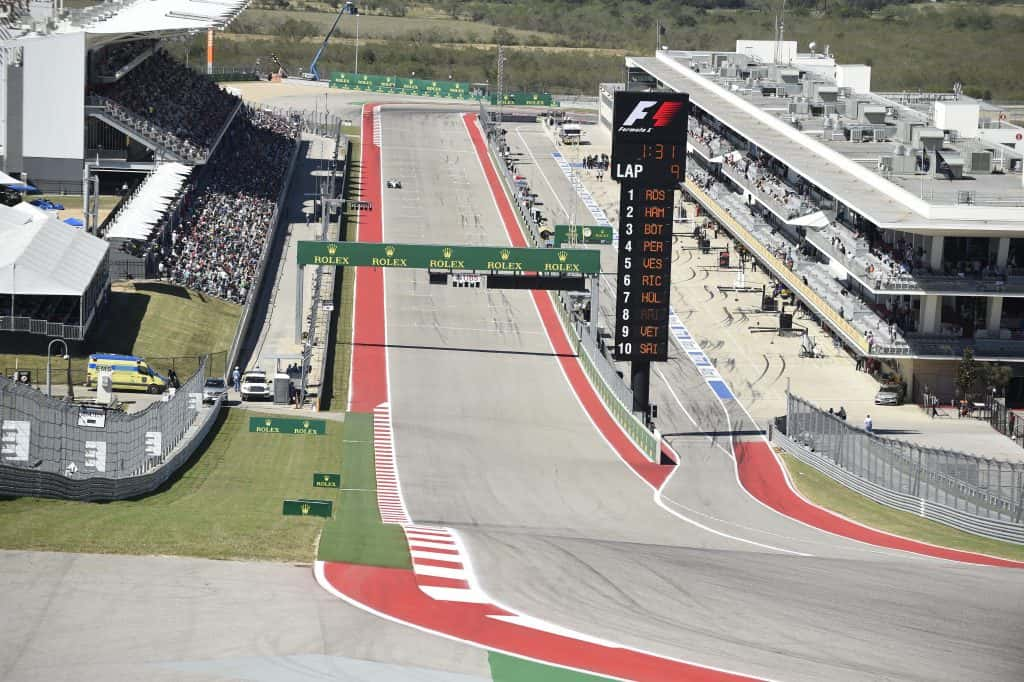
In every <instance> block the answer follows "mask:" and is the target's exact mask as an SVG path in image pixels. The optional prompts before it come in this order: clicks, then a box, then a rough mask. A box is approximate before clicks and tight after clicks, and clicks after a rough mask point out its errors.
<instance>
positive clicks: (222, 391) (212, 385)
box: [203, 377, 228, 403]
mask: <svg viewBox="0 0 1024 682" xmlns="http://www.w3.org/2000/svg"><path fill="white" fill-rule="evenodd" d="M227 395H228V384H227V382H226V381H224V379H221V378H220V377H210V378H209V379H207V380H206V383H205V384H203V402H204V403H215V402H217V400H218V399H220V398H226V397H227Z"/></svg>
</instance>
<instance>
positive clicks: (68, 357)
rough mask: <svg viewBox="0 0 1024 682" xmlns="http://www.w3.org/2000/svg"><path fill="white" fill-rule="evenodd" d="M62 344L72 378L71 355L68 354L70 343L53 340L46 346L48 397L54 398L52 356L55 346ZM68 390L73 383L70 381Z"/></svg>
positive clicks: (62, 340)
mask: <svg viewBox="0 0 1024 682" xmlns="http://www.w3.org/2000/svg"><path fill="white" fill-rule="evenodd" d="M58 342H59V343H61V344H63V345H64V359H65V360H67V361H68V377H70V376H71V354H70V353H69V352H68V342H67V341H65V340H64V339H51V340H50V343H49V344H48V345H47V346H46V395H47V396H52V395H53V392H52V390H51V383H50V354H51V353H52V351H53V344H55V343H58ZM68 388H69V389H70V388H71V381H70V379H69V381H68Z"/></svg>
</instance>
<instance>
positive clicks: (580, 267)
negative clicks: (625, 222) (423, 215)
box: [299, 242, 601, 275]
mask: <svg viewBox="0 0 1024 682" xmlns="http://www.w3.org/2000/svg"><path fill="white" fill-rule="evenodd" d="M299 264H300V265H336V266H337V265H340V266H346V265H348V266H354V265H368V266H371V267H379V268H424V269H428V270H474V271H478V272H537V273H541V274H578V275H596V274H598V273H599V272H600V271H601V254H600V252H598V251H595V250H593V249H534V248H512V247H502V246H444V245H433V244H371V243H366V242H299Z"/></svg>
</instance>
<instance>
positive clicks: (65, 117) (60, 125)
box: [22, 32, 86, 181]
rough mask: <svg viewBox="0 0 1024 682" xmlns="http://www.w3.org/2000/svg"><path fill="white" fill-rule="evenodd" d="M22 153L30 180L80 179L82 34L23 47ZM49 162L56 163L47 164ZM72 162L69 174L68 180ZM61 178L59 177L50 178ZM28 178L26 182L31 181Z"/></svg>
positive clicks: (45, 39) (29, 42)
mask: <svg viewBox="0 0 1024 682" xmlns="http://www.w3.org/2000/svg"><path fill="white" fill-rule="evenodd" d="M24 46H25V66H24V89H23V92H24V99H23V107H22V112H23V116H24V119H23V126H22V130H23V133H22V150H23V151H22V153H23V154H24V156H25V160H26V166H29V165H30V163H29V159H34V160H35V161H33V162H32V164H31V165H32V166H34V167H35V169H38V170H33V169H30V168H26V170H29V172H30V173H32V175H33V176H38V177H39V178H45V179H59V180H64V179H72V178H80V177H81V174H82V163H83V157H84V147H85V126H84V123H83V121H84V120H85V119H84V116H85V83H86V80H85V78H86V73H85V61H86V60H85V56H86V50H85V34H84V33H81V32H80V33H70V34H64V35H51V36H44V37H40V38H33V39H28V40H25V41H24ZM49 159H52V160H54V161H55V163H49V162H46V161H45V160H49ZM70 161H74V162H75V163H74V165H75V166H76V168H75V170H74V172H73V173H70V175H68V173H69V170H68V169H70V168H71V166H72V164H70V163H67V162H70ZM49 173H61V175H60V176H54V175H48V174H49ZM31 179H32V178H30V181H31Z"/></svg>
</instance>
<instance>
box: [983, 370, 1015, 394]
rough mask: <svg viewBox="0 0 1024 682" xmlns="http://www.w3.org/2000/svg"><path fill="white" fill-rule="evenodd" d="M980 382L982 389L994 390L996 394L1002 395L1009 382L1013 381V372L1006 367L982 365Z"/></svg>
mask: <svg viewBox="0 0 1024 682" xmlns="http://www.w3.org/2000/svg"><path fill="white" fill-rule="evenodd" d="M980 369H981V371H980V373H979V374H980V377H979V378H980V380H981V384H982V388H984V389H986V392H987V389H995V392H996V393H997V394H1001V393H1004V392H1005V390H1006V387H1007V386H1008V385H1009V383H1010V380H1011V379H1013V370H1012V369H1010V367H1009V366H1008V365H996V364H988V363H986V364H984V365H982V366H981V368H980Z"/></svg>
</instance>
